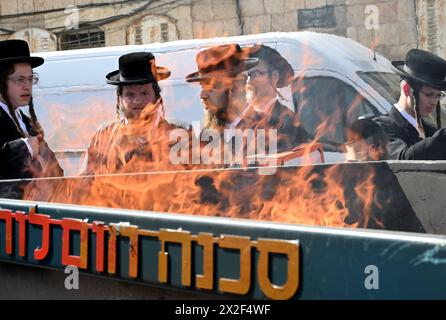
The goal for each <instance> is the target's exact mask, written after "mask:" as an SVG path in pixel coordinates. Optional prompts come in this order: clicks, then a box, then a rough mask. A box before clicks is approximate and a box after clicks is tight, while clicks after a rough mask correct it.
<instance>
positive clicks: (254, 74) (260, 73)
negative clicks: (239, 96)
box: [246, 70, 272, 79]
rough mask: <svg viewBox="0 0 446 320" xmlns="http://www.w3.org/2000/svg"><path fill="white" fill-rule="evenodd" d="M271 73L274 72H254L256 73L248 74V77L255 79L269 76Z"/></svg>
mask: <svg viewBox="0 0 446 320" xmlns="http://www.w3.org/2000/svg"><path fill="white" fill-rule="evenodd" d="M271 72H272V70H266V71H260V70H254V71H250V72H247V73H246V75H247V76H248V77H249V78H251V79H255V78H257V77H259V76H261V77H263V76H264V75H266V74H269V73H271Z"/></svg>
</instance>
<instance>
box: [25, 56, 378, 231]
mask: <svg viewBox="0 0 446 320" xmlns="http://www.w3.org/2000/svg"><path fill="white" fill-rule="evenodd" d="M312 62H314V58H312V57H311V56H309V55H308V54H305V55H304V57H303V59H302V64H303V66H304V67H305V65H306V64H310V63H312ZM302 69H303V70H304V69H305V68H302ZM295 80H296V81H295V82H294V87H293V88H292V89H293V90H294V91H295V92H300V93H303V92H305V90H306V89H307V88H305V86H304V85H303V74H302V73H300V74H298V75H297V77H296V79H295ZM326 102H327V101H325V102H324V103H326ZM359 103H360V97H357V99H355V100H354V102H353V105H352V106H351V108H350V109H349V110H350V112H355V111H356V110H357V109H358V105H359ZM302 106H303V108H305V107H306V103H305V101H302ZM150 110H152V111H153V112H155V111H154V110H155V108H150ZM333 110H334V111H333V113H332V114H323V113H321V114H318V116H319V117H320V119H322V120H323V121H321V122H320V123H321V124H320V125H319V126H318V127H317V128H316V130H315V135H314V140H313V141H312V142H311V143H309V144H308V145H306V146H305V148H308V150H309V149H311V147H312V146H313V145H314V144H315V143H317V142H318V140H319V139H320V138H321V137H323V136H332V135H334V134H335V130H336V125H337V124H338V123H339V122H340V121H341V120H342V117H344V116H345V115H343V114H342V113H341V110H342V108H340V107H339V108H336V107H335V108H333ZM300 111H301V110H300ZM59 116H60V115H59ZM154 119H155V117H154V114H150V115H148V116H147V117H146V118H145V120H144V121H141V122H140V123H139V124H138V125H137V126H135V127H133V129H132V130H133V132H124V131H123V132H121V133H120V134H119V135H117V136H114V137H113V139H112V138H111V137H106V138H105V139H106V142H107V143H110V144H112V143H114V142H116V141H117V139H118V140H119V139H120V140H119V141H120V142H121V144H115V145H114V146H113V147H112V150H113V152H115V153H116V154H117V155H118V156H117V158H118V159H125V161H123V162H122V163H121V165H119V166H115V164H113V165H114V166H112V167H106V169H105V170H101V171H99V172H95V173H96V175H89V176H83V177H72V178H63V179H61V178H59V179H35V180H33V181H32V182H31V183H29V184H27V185H26V187H25V190H24V199H26V200H34V201H46V202H54V203H65V204H78V205H90V206H100V207H110V208H126V209H136V210H148V211H155V212H169V213H178V214H192V215H205V216H222V217H232V218H245V219H253V220H265V221H276V222H286V223H296V224H305V225H317V226H336V227H366V226H367V225H368V223H369V221H370V220H371V219H375V218H374V217H373V216H372V211H371V207H372V206H378V207H379V206H380V204H379V203H377V199H376V192H375V185H374V179H375V175H376V173H375V172H374V168H373V167H372V166H370V167H367V168H368V169H367V170H365V172H362V173H361V174H359V175H354V176H353V175H352V174H351V173H350V174H348V172H347V171H348V170H345V168H346V167H347V166H348V165H345V164H336V165H332V166H319V165H305V166H298V167H289V168H278V169H277V170H276V172H275V173H274V174H271V175H260V174H259V172H258V169H256V168H239V169H224V168H222V167H221V166H212V165H207V166H204V165H201V164H200V165H192V164H190V165H173V164H172V163H170V161H169V156H168V152H169V149H170V147H171V146H172V144H173V143H172V142H169V141H168V138H167V137H168V131H166V132H164V131H162V132H161V131H160V130H158V129H156V132H157V133H155V134H153V131H152V130H149V129H151V128H153V123H154V121H155V120H154ZM93 120H94V119H93ZM60 125H61V127H62V124H60ZM81 125H82V126H87V125H88V124H87V123H82V124H81ZM148 128H149V129H148ZM157 130H158V131H157ZM78 132H79V133H80V134H81V132H82V131H81V130H79V131H78ZM134 135H142V136H145V137H146V138H147V139H146V140H147V141H149V142H150V146H151V156H152V157H151V159H150V160H148V158H147V157H144V156H141V154H138V153H136V156H134V157H130V158H128V159H127V158H126V156H127V154H128V152H129V151H131V150H134V149H135V145H134V143H135V141H130V140H127V141H126V138H128V137H129V136H134ZM107 139H108V140H107ZM174 143H175V142H174ZM109 169H110V170H109ZM352 199H354V200H352ZM375 220H376V219H375ZM375 222H376V221H375ZM377 222H378V224H379V223H380V222H379V221H377Z"/></svg>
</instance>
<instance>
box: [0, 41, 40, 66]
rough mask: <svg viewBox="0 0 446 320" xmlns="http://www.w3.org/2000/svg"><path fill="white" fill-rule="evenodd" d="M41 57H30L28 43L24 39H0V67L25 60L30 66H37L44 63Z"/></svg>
mask: <svg viewBox="0 0 446 320" xmlns="http://www.w3.org/2000/svg"><path fill="white" fill-rule="evenodd" d="M44 61H45V60H44V59H43V58H41V57H31V55H30V52H29V46H28V43H27V42H26V41H24V40H18V39H13V40H4V41H0V68H1V67H2V66H4V65H12V64H14V63H21V62H27V63H29V64H31V67H32V68H37V67H38V66H40V65H42V64H43V63H44Z"/></svg>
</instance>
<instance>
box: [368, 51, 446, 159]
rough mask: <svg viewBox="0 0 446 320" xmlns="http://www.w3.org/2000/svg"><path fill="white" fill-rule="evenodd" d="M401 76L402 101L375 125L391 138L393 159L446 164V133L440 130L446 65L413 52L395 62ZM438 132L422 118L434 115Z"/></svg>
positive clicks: (420, 52) (445, 86) (427, 53)
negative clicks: (445, 161) (442, 161)
mask: <svg viewBox="0 0 446 320" xmlns="http://www.w3.org/2000/svg"><path fill="white" fill-rule="evenodd" d="M392 65H393V68H394V70H395V72H396V73H398V74H399V75H400V76H401V83H400V86H401V94H400V99H399V101H398V102H397V103H396V104H395V105H394V106H393V107H392V108H391V109H390V111H389V114H388V115H385V116H380V117H378V118H376V119H375V121H376V122H377V123H378V124H379V125H381V127H382V128H383V129H384V131H385V132H386V134H387V136H388V138H389V144H388V151H389V158H390V159H398V160H446V130H445V129H444V128H441V120H440V101H441V100H442V99H443V97H444V93H443V92H442V91H444V90H445V89H446V61H445V60H444V59H442V58H440V57H438V56H436V55H434V54H432V53H430V52H427V51H423V50H419V49H412V50H410V51H409V52H408V53H407V55H406V59H405V61H393V62H392ZM434 111H435V112H436V116H437V128H434V127H432V126H431V125H429V124H428V123H427V122H426V121H424V120H423V118H425V117H427V116H429V115H430V114H432V113H433V112H434Z"/></svg>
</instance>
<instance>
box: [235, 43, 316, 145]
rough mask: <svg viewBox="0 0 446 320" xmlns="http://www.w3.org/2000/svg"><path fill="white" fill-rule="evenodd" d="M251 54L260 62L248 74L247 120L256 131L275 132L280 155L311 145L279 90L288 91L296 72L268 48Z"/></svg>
mask: <svg viewBox="0 0 446 320" xmlns="http://www.w3.org/2000/svg"><path fill="white" fill-rule="evenodd" d="M249 52H250V57H251V58H257V59H259V64H258V65H257V66H256V67H254V68H253V69H251V70H249V71H248V72H246V75H247V76H248V84H247V93H248V103H249V109H248V110H247V111H246V113H245V116H244V119H245V120H246V122H247V123H249V126H251V127H253V128H257V129H276V130H277V137H278V143H277V152H279V153H280V152H284V151H290V150H292V149H293V148H295V147H297V146H299V145H301V144H302V143H305V142H309V138H308V134H307V132H306V131H305V130H304V129H303V127H302V126H301V125H300V121H299V118H298V116H297V114H296V113H294V112H293V111H292V110H290V109H289V108H287V107H286V106H284V105H283V104H282V103H280V100H282V101H283V100H285V99H284V98H283V96H282V95H281V94H280V92H279V90H278V88H285V87H287V86H288V85H289V84H290V83H291V81H292V80H293V77H294V71H293V68H292V67H291V65H290V64H289V63H288V61H287V60H286V59H284V58H283V57H282V56H281V55H280V54H279V53H278V52H277V51H276V50H274V49H272V48H270V47H268V46H265V45H256V46H252V47H250V48H249Z"/></svg>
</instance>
